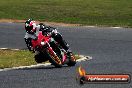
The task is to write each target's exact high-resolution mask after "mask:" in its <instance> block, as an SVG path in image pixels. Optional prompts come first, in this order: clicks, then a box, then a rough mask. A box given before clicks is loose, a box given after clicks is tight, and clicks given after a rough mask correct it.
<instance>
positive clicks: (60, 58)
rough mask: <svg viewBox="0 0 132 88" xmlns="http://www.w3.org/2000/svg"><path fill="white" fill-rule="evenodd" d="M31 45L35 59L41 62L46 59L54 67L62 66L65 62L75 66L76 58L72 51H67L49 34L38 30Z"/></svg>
mask: <svg viewBox="0 0 132 88" xmlns="http://www.w3.org/2000/svg"><path fill="white" fill-rule="evenodd" d="M32 46H33V49H34V50H35V53H36V55H35V56H34V57H35V61H36V62H37V63H42V62H45V61H48V60H49V62H50V63H51V64H52V65H54V66H55V67H62V65H64V64H67V65H68V66H75V64H76V58H75V56H74V54H73V53H69V55H68V54H67V52H66V51H65V50H64V49H63V48H62V47H61V46H60V45H59V43H57V42H56V41H55V40H54V39H53V38H52V37H51V35H48V34H45V32H43V31H39V33H38V36H37V39H36V40H32Z"/></svg>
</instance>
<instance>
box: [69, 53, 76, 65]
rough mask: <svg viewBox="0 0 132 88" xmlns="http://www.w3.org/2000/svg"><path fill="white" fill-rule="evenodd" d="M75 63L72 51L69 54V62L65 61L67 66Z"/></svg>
mask: <svg viewBox="0 0 132 88" xmlns="http://www.w3.org/2000/svg"><path fill="white" fill-rule="evenodd" d="M75 64H76V57H75V55H74V54H73V53H70V55H69V62H68V63H67V65H68V66H75Z"/></svg>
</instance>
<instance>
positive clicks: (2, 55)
mask: <svg viewBox="0 0 132 88" xmlns="http://www.w3.org/2000/svg"><path fill="white" fill-rule="evenodd" d="M79 58H80V57H79V55H76V59H79ZM44 63H45V62H44ZM46 63H47V62H46ZM35 64H37V63H36V62H35V60H34V54H33V53H31V52H29V51H28V50H17V51H16V50H0V69H3V68H11V67H18V66H29V65H35Z"/></svg>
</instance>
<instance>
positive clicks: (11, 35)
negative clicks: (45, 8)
mask: <svg viewBox="0 0 132 88" xmlns="http://www.w3.org/2000/svg"><path fill="white" fill-rule="evenodd" d="M23 26H24V25H23V24H19V23H17V24H16V23H0V48H19V49H25V48H26V45H25V43H24V40H23V36H24V34H25V33H24V32H25V31H24V27H23ZM58 31H59V32H61V33H62V35H63V37H64V39H65V40H66V41H67V42H68V43H69V45H70V46H71V48H72V50H73V51H74V52H75V53H76V54H82V55H89V56H92V57H93V59H92V60H89V61H85V62H80V63H77V65H76V66H75V67H67V66H64V67H63V68H54V67H53V66H48V67H38V68H32V69H19V70H10V71H2V72H0V88H132V83H129V84H84V85H82V86H80V85H78V83H77V82H76V71H77V68H78V66H80V65H81V66H82V67H83V68H84V69H85V70H86V72H87V73H88V74H130V75H132V29H126V28H119V29H117V28H98V27H93V28H92V27H58Z"/></svg>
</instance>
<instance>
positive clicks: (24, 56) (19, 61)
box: [0, 50, 36, 68]
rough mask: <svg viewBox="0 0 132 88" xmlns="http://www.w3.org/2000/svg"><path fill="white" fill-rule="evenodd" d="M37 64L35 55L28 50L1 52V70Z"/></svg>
mask: <svg viewBox="0 0 132 88" xmlns="http://www.w3.org/2000/svg"><path fill="white" fill-rule="evenodd" d="M32 64H36V62H35V61H34V58H33V54H32V53H31V52H29V51H27V50H20V51H13V50H0V68H9V67H17V66H27V65H32Z"/></svg>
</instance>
